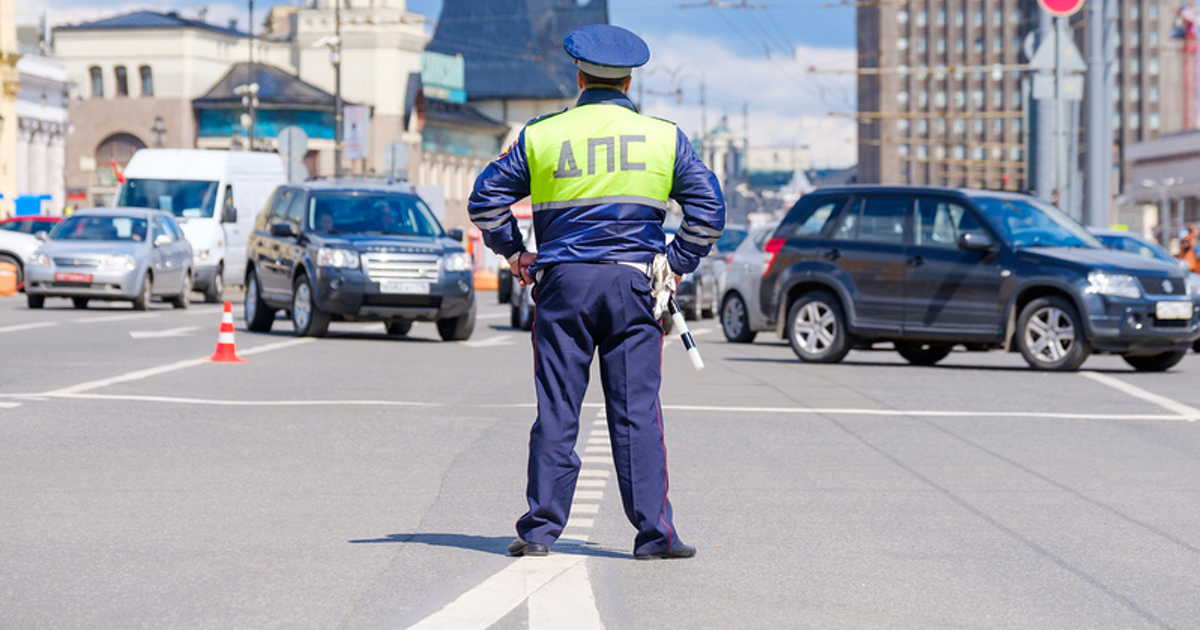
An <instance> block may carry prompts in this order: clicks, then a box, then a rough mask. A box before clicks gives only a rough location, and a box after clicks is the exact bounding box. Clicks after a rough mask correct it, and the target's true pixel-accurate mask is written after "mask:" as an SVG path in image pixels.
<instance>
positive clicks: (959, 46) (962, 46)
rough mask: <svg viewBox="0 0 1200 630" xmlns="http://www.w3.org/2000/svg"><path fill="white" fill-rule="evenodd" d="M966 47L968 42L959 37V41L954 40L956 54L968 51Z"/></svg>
mask: <svg viewBox="0 0 1200 630" xmlns="http://www.w3.org/2000/svg"><path fill="white" fill-rule="evenodd" d="M966 45H967V43H966V40H964V39H963V38H961V37H959V38H958V39H956V40H954V52H962V51H964V50H966Z"/></svg>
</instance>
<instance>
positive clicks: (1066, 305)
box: [1017, 295, 1092, 372]
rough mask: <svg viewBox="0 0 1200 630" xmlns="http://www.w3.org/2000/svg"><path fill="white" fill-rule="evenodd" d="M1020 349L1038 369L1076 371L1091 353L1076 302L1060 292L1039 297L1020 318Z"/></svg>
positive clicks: (1018, 332) (1027, 361)
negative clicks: (1061, 295)
mask: <svg viewBox="0 0 1200 630" xmlns="http://www.w3.org/2000/svg"><path fill="white" fill-rule="evenodd" d="M1017 349H1018V350H1020V351H1021V356H1023V357H1025V362H1026V363H1028V364H1029V366H1030V367H1032V368H1034V369H1035V370H1049V371H1053V372H1073V371H1075V370H1077V369H1079V366H1081V365H1083V362H1084V361H1086V360H1087V358H1088V355H1090V354H1091V353H1092V349H1091V347H1089V346H1088V342H1087V338H1086V336H1085V335H1084V329H1083V320H1082V319H1080V317H1079V311H1077V310H1076V309H1075V305H1074V304H1072V303H1071V302H1070V301H1068V300H1067V299H1065V298H1062V297H1059V296H1057V295H1047V296H1045V297H1040V298H1037V299H1036V300H1033V301H1032V302H1030V303H1029V304H1026V305H1025V308H1023V309H1021V315H1020V317H1018V318H1017Z"/></svg>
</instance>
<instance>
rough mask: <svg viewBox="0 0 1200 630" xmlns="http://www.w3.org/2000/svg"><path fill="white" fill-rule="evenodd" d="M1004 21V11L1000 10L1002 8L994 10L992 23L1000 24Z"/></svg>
mask: <svg viewBox="0 0 1200 630" xmlns="http://www.w3.org/2000/svg"><path fill="white" fill-rule="evenodd" d="M1003 23H1004V13H1002V12H1001V11H1000V9H996V10H995V11H992V24H993V25H994V26H1000V25H1001V24H1003Z"/></svg>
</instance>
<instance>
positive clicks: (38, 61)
mask: <svg viewBox="0 0 1200 630" xmlns="http://www.w3.org/2000/svg"><path fill="white" fill-rule="evenodd" d="M22 53H23V54H22V55H21V60H20V61H18V62H17V74H18V76H19V77H20V81H21V90H20V92H19V93H18V95H17V125H18V132H17V184H16V194H17V199H18V200H19V201H17V203H18V205H20V206H22V210H23V212H28V211H29V210H33V209H36V210H37V211H38V213H39V214H50V215H59V214H61V213H62V211H63V209H64V208H65V207H66V205H67V200H66V179H65V170H64V167H65V166H66V141H67V135H68V134H69V133H70V131H71V125H70V121H69V118H68V114H67V100H68V98H69V96H68V88H69V83H68V82H67V69H66V66H65V65H64V64H63V63H62V62H60V61H58V60H56V59H52V58H50V57H47V56H45V55H43V54H41V52H40V51H39V50H38V49H37V48H35V47H32V46H27V47H23V48H22Z"/></svg>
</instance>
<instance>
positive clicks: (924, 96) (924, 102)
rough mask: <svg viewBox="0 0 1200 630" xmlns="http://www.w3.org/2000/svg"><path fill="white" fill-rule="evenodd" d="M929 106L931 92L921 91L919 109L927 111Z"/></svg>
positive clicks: (918, 101)
mask: <svg viewBox="0 0 1200 630" xmlns="http://www.w3.org/2000/svg"><path fill="white" fill-rule="evenodd" d="M928 105H929V92H926V91H925V90H921V91H920V92H917V107H920V108H921V109H925V108H926V107H927V106H928Z"/></svg>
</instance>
